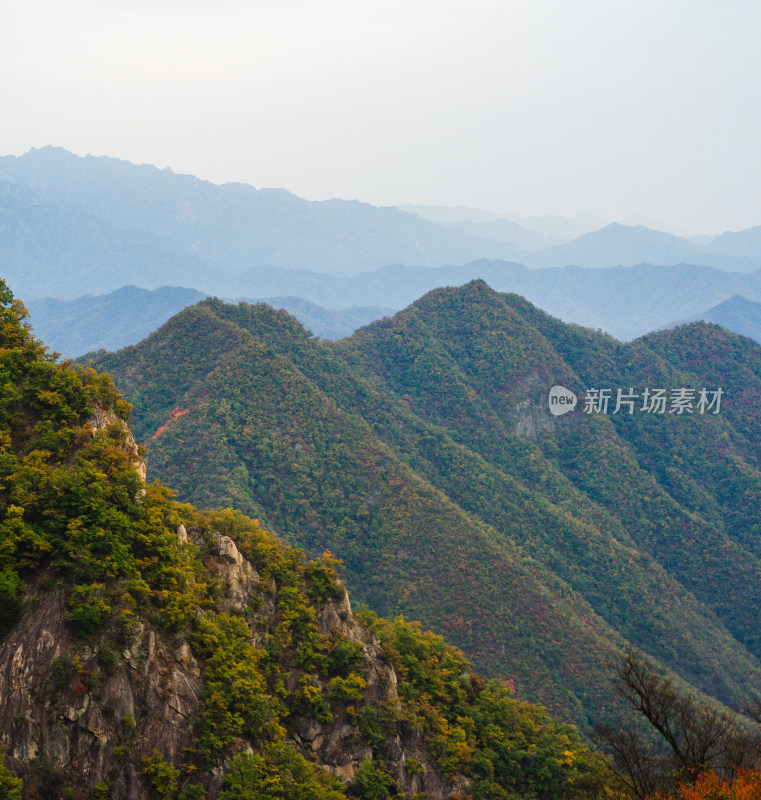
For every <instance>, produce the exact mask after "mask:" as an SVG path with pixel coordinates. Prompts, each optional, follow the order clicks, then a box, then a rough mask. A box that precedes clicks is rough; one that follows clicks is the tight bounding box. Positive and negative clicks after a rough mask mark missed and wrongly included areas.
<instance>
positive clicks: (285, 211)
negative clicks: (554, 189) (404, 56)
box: [0, 147, 519, 299]
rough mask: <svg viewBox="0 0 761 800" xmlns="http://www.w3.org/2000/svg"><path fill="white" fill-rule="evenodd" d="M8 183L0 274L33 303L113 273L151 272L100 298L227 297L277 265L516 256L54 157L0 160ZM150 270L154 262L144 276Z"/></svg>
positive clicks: (383, 222)
mask: <svg viewBox="0 0 761 800" xmlns="http://www.w3.org/2000/svg"><path fill="white" fill-rule="evenodd" d="M0 181H3V185H2V186H0V202H2V203H3V205H2V207H1V208H0V212H1V213H2V219H3V222H2V225H1V226H0V254H1V257H2V262H1V266H2V270H3V274H4V275H5V277H7V278H8V279H9V280H10V281H11V283H12V284H13V288H14V289H16V290H17V291H18V292H20V293H22V296H26V297H27V298H30V297H31V296H38V297H39V296H40V284H41V283H43V282H44V279H43V278H42V277H39V276H41V275H48V277H50V273H51V272H56V273H58V274H59V275H60V277H61V282H60V285H58V286H57V287H56V288H57V296H58V297H60V298H65V299H73V297H74V296H76V294H75V292H77V291H78V290H79V286H78V285H79V283H80V282H81V278H80V274H83V275H88V274H90V273H92V272H94V271H97V270H98V269H101V270H102V269H103V268H104V267H107V266H113V268H114V269H119V270H122V271H123V272H125V271H130V272H132V271H133V270H137V271H138V272H139V271H140V269H141V268H142V269H143V275H142V280H141V281H136V280H134V279H133V276H132V275H130V277H129V278H127V279H126V280H125V277H126V275H123V276H122V277H121V278H119V279H117V280H116V282H115V283H114V282H113V281H112V282H111V283H108V278H107V277H104V278H102V279H101V280H100V282H99V285H98V289H99V290H101V291H105V290H113V289H116V288H119V286H123V285H124V284H125V283H136V284H137V285H140V286H142V287H143V288H156V287H157V285H161V284H162V283H163V284H166V283H173V284H179V285H185V286H192V287H193V288H197V289H199V290H202V291H208V292H212V293H220V294H229V291H228V289H229V286H226V285H225V283H224V279H223V276H230V277H234V276H237V275H240V274H241V273H243V272H245V271H246V270H250V269H252V268H257V269H263V268H266V267H268V266H271V265H277V266H280V267H288V268H294V269H300V268H303V269H310V270H313V271H316V272H330V273H333V274H341V273H345V274H357V273H360V272H364V271H367V270H372V269H376V268H378V267H381V266H384V265H386V264H391V263H404V264H425V265H440V264H444V263H466V262H467V261H470V260H472V259H474V258H479V257H483V256H486V257H496V258H515V257H516V256H517V255H519V251H518V250H517V249H516V248H514V247H512V246H511V245H508V244H506V243H504V242H489V241H487V240H484V239H482V238H471V237H468V236H466V235H465V234H463V233H461V232H459V231H456V230H450V229H447V228H444V227H442V226H440V225H437V224H436V223H433V222H430V221H429V220H424V219H421V218H420V217H417V216H415V215H412V214H407V213H405V212H403V211H401V210H399V209H398V208H395V207H386V208H377V207H375V206H371V205H368V204H367V203H360V202H357V201H346V200H327V201H324V202H309V201H307V200H303V199H302V198H300V197H297V196H296V195H293V194H291V193H290V192H288V191H286V190H285V189H255V188H254V187H252V186H247V185H244V184H225V185H224V186H217V185H214V184H212V183H209V182H206V181H201V180H199V179H198V178H194V177H192V176H190V175H175V174H174V173H173V172H171V170H159V169H157V168H156V167H151V166H147V165H142V166H137V165H134V164H130V163H129V162H126V161H119V160H117V159H112V158H94V157H91V156H87V157H85V158H79V157H77V156H74V155H72V154H71V153H68V152H66V151H65V150H62V149H60V148H53V147H46V148H42V149H40V150H31V151H30V152H29V153H27V154H26V155H24V156H21V157H18V158H17V157H15V156H5V157H3V158H0ZM96 221H98V223H99V226H98V224H96ZM45 229H51V230H54V231H55V235H54V236H52V235H51V236H47V237H46V239H45V241H46V243H47V244H48V245H49V246H48V247H40V243H39V238H40V235H41V232H42V231H44V230H45ZM130 247H133V248H134V247H139V248H141V249H142V251H143V252H142V254H138V253H133V252H132V251H131V250H130ZM80 249H81V250H82V252H79V250H80ZM72 250H77V252H76V253H72V252H71V251H72ZM87 251H89V257H88V256H87V255H86V252H87ZM115 251H116V252H115ZM70 254H71V255H73V256H75V257H74V258H69V257H68V256H69V255H70ZM119 255H121V259H120V258H118V256H119ZM146 260H149V261H150V260H152V261H153V264H149V266H148V267H146V266H145V263H146ZM177 270H179V272H178V271H177ZM157 271H158V272H159V273H160V274H159V275H157ZM64 276H65V278H66V280H68V282H69V283H70V284H72V283H73V284H74V285H75V286H76V288H75V289H74V290H73V291H69V292H67V291H66V282H65V281H64ZM35 279H37V280H36V281H35ZM157 280H158V281H159V283H158V284H157V283H156V281H157ZM49 293H50V292H48V294H49ZM79 293H81V291H79Z"/></svg>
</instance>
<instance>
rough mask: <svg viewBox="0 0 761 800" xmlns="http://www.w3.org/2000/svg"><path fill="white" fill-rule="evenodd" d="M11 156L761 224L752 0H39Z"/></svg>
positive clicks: (518, 207) (506, 205)
mask: <svg viewBox="0 0 761 800" xmlns="http://www.w3.org/2000/svg"><path fill="white" fill-rule="evenodd" d="M5 5H6V7H5V8H4V10H3V18H4V21H3V26H2V30H0V154H3V155H4V154H9V153H13V154H15V155H21V154H22V153H24V152H26V151H27V150H29V148H30V147H41V146H44V145H47V144H52V145H56V146H61V147H65V148H66V149H67V150H70V151H72V152H74V153H77V154H79V155H85V154H88V153H90V154H92V155H108V156H114V157H118V158H124V159H127V160H129V161H134V162H137V163H151V164H155V165H156V166H159V167H162V168H163V167H167V166H168V167H171V168H172V169H173V170H175V172H185V173H191V174H194V175H197V176H198V177H200V178H204V179H207V180H211V181H214V182H216V183H222V182H225V181H243V182H245V183H250V184H252V185H254V186H257V187H280V186H282V187H285V188H287V189H289V190H290V191H292V192H295V193H296V194H299V195H301V196H303V197H306V198H308V199H310V200H321V199H326V198H329V197H341V198H347V199H359V200H364V201H367V202H370V203H374V204H376V205H394V204H398V203H419V204H438V205H470V206H474V207H478V208H486V209H491V210H493V211H496V212H499V213H503V214H514V215H524V216H531V215H543V214H563V215H573V214H576V213H580V212H588V213H593V214H596V215H598V216H600V217H603V218H605V219H617V220H625V219H627V218H629V217H631V216H632V215H642V216H645V217H647V218H649V219H652V220H655V221H656V222H657V223H658V224H659V225H661V226H662V227H664V228H668V229H673V230H676V231H679V232H683V233H687V234H690V235H693V234H697V233H707V234H715V233H719V232H721V231H723V230H728V229H730V230H738V229H743V228H748V227H751V226H754V225H759V224H761V191H759V187H761V146H759V143H760V142H761V136H759V134H760V133H761V47H759V45H758V42H759V39H760V37H759V34H761V3H758V2H757V0H723V2H712V1H709V0H637V1H636V2H629V0H574V1H573V2H570V0H526V2H524V1H523V0H383V2H377V0H319V1H318V0H313V1H310V0H245V1H244V0H214V2H211V0H66V2H55V1H54V0H26V2H24V3H10V2H8V3H6V4H5Z"/></svg>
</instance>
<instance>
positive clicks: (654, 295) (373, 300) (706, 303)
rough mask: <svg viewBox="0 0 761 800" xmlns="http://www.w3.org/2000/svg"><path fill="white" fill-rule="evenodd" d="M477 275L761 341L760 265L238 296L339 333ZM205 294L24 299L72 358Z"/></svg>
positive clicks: (507, 269) (264, 290)
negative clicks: (748, 269)
mask: <svg viewBox="0 0 761 800" xmlns="http://www.w3.org/2000/svg"><path fill="white" fill-rule="evenodd" d="M476 278H483V279H485V280H486V281H487V283H488V284H489V285H490V286H491V287H492V288H494V289H497V290H499V291H509V292H515V293H517V294H520V295H522V296H524V297H527V298H528V299H529V300H531V302H533V303H535V304H536V305H538V306H539V307H541V308H543V309H544V310H546V311H548V312H549V313H551V314H553V315H555V316H557V317H559V318H561V319H563V320H565V321H566V322H573V323H576V324H579V325H585V326H587V327H590V328H599V329H601V330H604V331H607V332H608V333H611V334H612V335H614V336H616V337H617V338H619V339H623V340H629V339H633V338H635V337H637V336H641V335H643V334H645V333H648V332H650V331H653V330H658V329H660V328H667V327H672V326H674V325H676V324H681V323H683V322H691V321H695V320H699V319H702V320H705V321H708V322H716V323H717V324H719V325H722V326H723V327H725V328H727V329H729V330H731V331H734V332H735V333H741V334H743V335H746V336H750V337H751V338H754V339H756V340H761V321H759V317H761V314H760V313H759V311H761V273H751V274H745V273H726V272H721V271H720V270H716V269H712V268H710V267H698V266H692V265H685V264H681V265H676V266H670V267H653V266H650V265H640V266H636V267H611V268H607V269H592V268H581V267H562V268H554V269H543V270H532V269H529V268H527V267H524V266H521V265H519V264H511V263H507V262H492V261H478V262H474V263H472V264H466V265H464V266H462V267H440V268H438V269H434V268H430V267H428V268H426V267H420V268H417V269H413V268H407V267H385V268H383V269H381V270H377V271H375V272H372V273H367V274H365V275H361V276H356V277H349V278H346V277H336V276H331V275H317V274H315V273H312V272H309V271H307V270H301V271H296V270H277V271H276V272H275V273H274V274H273V275H271V276H270V279H269V280H267V281H260V282H259V284H258V286H259V289H260V290H261V294H260V295H259V296H258V297H251V296H250V295H249V296H248V297H246V296H245V295H240V294H238V295H237V296H236V295H235V294H233V295H232V297H233V298H235V299H236V300H237V299H247V300H249V301H255V300H257V299H259V300H264V301H266V302H268V303H270V304H271V305H273V306H274V307H276V308H284V309H286V310H287V311H288V312H289V313H290V314H291V315H292V316H294V317H296V319H298V320H299V321H300V322H301V323H302V324H303V325H304V326H305V327H306V328H307V329H308V330H310V331H311V332H312V333H313V334H314V335H315V336H319V337H321V338H324V339H340V338H342V337H344V336H349V335H350V334H351V333H353V332H354V331H355V330H356V329H357V328H359V327H362V326H363V325H367V324H368V323H370V322H372V321H373V320H376V319H380V318H381V317H384V316H388V315H390V314H392V313H394V312H395V311H398V310H399V309H401V308H403V307H404V306H405V305H408V304H409V303H411V302H413V301H414V300H415V299H417V298H418V297H419V296H420V295H422V294H424V293H425V292H427V291H430V290H431V289H435V288H437V287H439V286H461V285H463V284H465V283H467V282H468V281H470V280H473V279H476ZM278 292H281V293H282V294H281V295H280V296H278ZM205 296H207V293H204V292H198V291H195V290H192V289H180V288H177V287H163V288H161V289H158V290H146V289H138V288H136V287H134V286H132V287H124V288H122V289H119V290H117V291H115V292H111V293H108V294H104V295H86V296H85V297H81V298H79V299H77V300H74V301H61V300H53V299H50V298H47V299H44V300H32V301H29V303H28V304H27V305H28V307H29V311H30V314H31V319H32V324H33V325H34V328H35V332H36V333H37V335H38V336H40V337H41V338H42V339H43V340H44V341H46V342H48V344H49V345H50V347H52V348H53V349H54V350H57V351H58V352H60V353H62V354H63V355H64V356H67V357H72V358H74V357H77V356H79V355H82V354H83V353H86V352H90V351H93V350H98V349H100V348H105V349H107V350H116V349H119V348H120V347H125V346H126V345H129V344H134V343H135V342H138V341H140V339H142V338H144V337H145V336H147V335H148V334H149V333H150V332H151V331H153V330H155V329H156V328H158V327H159V326H160V325H161V324H163V323H164V322H165V321H166V320H167V319H169V318H170V317H171V316H172V315H173V314H175V313H176V312H177V311H179V310H180V309H182V308H184V307H185V306H188V305H192V304H193V303H195V302H197V301H198V300H200V299H202V298H203V297H205ZM347 305H348V308H347V307H346V306H347Z"/></svg>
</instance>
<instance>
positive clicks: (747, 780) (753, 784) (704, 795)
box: [653, 770, 761, 800]
mask: <svg viewBox="0 0 761 800" xmlns="http://www.w3.org/2000/svg"><path fill="white" fill-rule="evenodd" d="M676 798H677V800H761V772H757V771H755V770H743V771H741V772H739V773H738V775H737V777H736V778H735V779H734V780H732V781H725V780H722V779H721V778H719V776H718V775H717V774H716V773H715V772H704V773H703V774H702V775H701V776H700V777H699V778H698V779H697V780H696V781H695V783H694V784H691V785H690V786H681V787H680V788H679V789H678V791H677V795H676ZM653 800H666V798H665V796H663V795H656V796H655V797H654V798H653Z"/></svg>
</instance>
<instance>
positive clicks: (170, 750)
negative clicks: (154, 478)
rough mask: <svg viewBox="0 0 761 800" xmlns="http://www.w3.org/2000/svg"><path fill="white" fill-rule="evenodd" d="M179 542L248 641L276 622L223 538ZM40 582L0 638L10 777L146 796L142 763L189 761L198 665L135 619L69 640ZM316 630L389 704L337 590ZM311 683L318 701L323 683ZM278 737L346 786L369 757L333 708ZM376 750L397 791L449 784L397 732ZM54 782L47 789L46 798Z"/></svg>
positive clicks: (207, 786) (211, 785)
mask: <svg viewBox="0 0 761 800" xmlns="http://www.w3.org/2000/svg"><path fill="white" fill-rule="evenodd" d="M178 539H179V541H180V543H181V544H188V545H189V546H191V547H197V546H199V544H200V545H201V546H204V544H205V546H206V548H207V550H208V551H209V552H210V554H211V556H210V559H211V560H210V563H208V567H209V570H210V573H211V575H212V576H216V577H217V578H219V579H220V580H221V582H222V584H223V586H224V592H223V594H222V596H221V597H220V598H219V600H218V604H217V606H218V608H219V610H220V611H227V612H231V613H233V614H237V615H240V616H242V617H243V618H244V619H246V621H247V622H248V623H249V626H250V628H251V632H252V634H251V635H252V642H253V643H254V644H258V639H259V638H261V633H259V634H257V631H259V632H261V630H263V629H266V628H267V626H268V625H269V624H270V621H271V619H272V618H274V616H275V615H276V608H275V604H274V602H273V600H272V597H273V596H274V594H275V592H276V589H277V587H276V585H275V583H274V581H272V579H268V580H264V581H263V580H261V579H260V577H259V575H258V574H257V572H256V570H255V569H254V568H253V566H252V565H251V563H250V562H249V561H247V560H246V559H245V558H244V557H243V556H242V555H241V553H240V551H239V549H238V547H237V546H236V545H235V543H234V542H233V540H232V539H231V538H230V537H228V536H224V535H220V534H218V533H214V534H212V536H211V541H210V542H209V541H206V542H204V540H203V538H202V537H201V536H200V534H199V533H198V532H197V531H195V530H192V529H191V530H189V531H188V530H186V529H185V527H184V526H181V527H180V529H179V530H178ZM48 581H49V583H46V582H45V580H44V579H43V580H41V581H39V582H38V584H37V585H35V586H34V587H33V588H32V589H31V590H30V591H29V592H28V593H27V595H26V597H25V602H24V610H23V614H22V617H21V620H20V622H19V623H18V624H17V625H16V627H15V628H14V629H13V630H12V631H11V632H10V633H9V634H8V635H7V636H6V638H5V639H4V640H3V641H2V643H0V732H2V744H3V745H5V746H6V747H7V754H6V761H7V763H8V764H9V765H10V768H11V769H12V771H13V772H15V773H16V774H17V775H20V776H26V777H27V779H30V778H34V779H35V781H37V783H38V785H39V780H40V777H39V775H35V771H37V772H38V773H39V772H40V771H42V770H46V771H47V773H48V774H49V775H54V776H57V777H56V780H58V782H59V783H61V785H62V784H67V785H74V786H77V787H81V789H82V791H83V792H84V794H83V795H82V796H83V797H88V796H91V794H90V793H91V792H92V791H93V789H94V787H96V786H100V787H107V792H108V794H107V796H108V797H109V798H111V800H140V799H141V798H151V797H153V796H154V795H153V794H151V789H150V786H149V785H148V784H147V783H146V780H145V778H144V764H145V760H146V759H147V758H150V757H151V756H152V755H153V754H155V753H159V754H160V755H161V757H162V758H163V759H165V760H166V761H167V762H170V763H172V764H174V765H176V766H178V767H179V766H181V765H185V766H186V767H187V764H188V763H189V762H192V758H189V757H188V754H189V753H191V754H192V753H193V752H194V748H195V745H196V741H195V739H196V731H195V723H196V720H197V718H198V714H199V709H200V705H201V703H202V694H203V689H204V684H203V670H202V667H201V664H200V663H199V661H200V659H199V658H198V657H197V655H196V654H195V653H194V650H193V647H192V645H191V643H190V642H189V641H188V639H187V637H186V636H185V635H183V634H182V633H169V632H166V631H161V630H157V629H155V628H154V627H153V626H152V625H151V624H149V623H148V622H147V621H146V620H145V619H142V620H140V621H139V622H137V623H136V625H135V626H134V629H133V630H132V633H131V636H130V639H129V641H128V642H127V643H126V644H124V645H122V644H116V641H117V639H118V635H117V632H116V631H115V629H114V626H113V624H109V626H107V627H106V628H105V629H104V630H103V631H102V632H101V633H100V634H99V635H98V636H96V637H95V638H94V639H89V640H87V641H82V640H79V639H77V638H76V637H75V636H74V634H73V633H72V631H71V629H70V627H69V626H68V624H67V621H66V614H67V608H66V601H65V591H64V587H63V585H62V584H60V583H57V582H56V581H54V580H53V579H52V578H48ZM253 609H256V610H253ZM316 624H317V629H318V631H319V634H320V635H321V636H323V637H326V638H328V639H342V640H345V641H347V642H352V643H356V644H357V645H359V647H360V648H361V659H362V672H363V676H364V681H365V683H366V685H365V687H364V689H363V693H364V698H365V701H366V702H367V703H369V704H376V705H378V706H381V705H388V706H391V707H395V706H396V707H398V705H399V698H398V695H397V677H396V674H395V672H394V669H393V667H392V666H391V664H390V663H389V662H388V661H387V659H386V657H385V656H384V653H383V650H382V647H381V645H380V642H379V641H378V639H377V638H376V636H375V635H374V634H373V633H372V632H371V631H370V630H368V629H367V628H366V627H364V626H363V625H362V624H360V623H359V622H358V621H357V620H356V619H355V617H354V615H353V614H352V610H351V606H350V603H349V598H348V595H347V593H346V591H345V590H341V593H340V596H339V598H338V599H337V600H329V601H327V602H323V603H321V604H319V605H318V606H317V618H316ZM304 674H305V673H304V672H303V671H300V670H298V669H294V670H292V671H291V672H290V673H289V674H288V675H286V676H285V687H286V689H287V690H289V691H291V692H293V691H295V690H296V688H297V687H298V685H299V681H300V679H301V678H302V677H303V675H304ZM317 688H319V689H321V690H323V691H325V694H327V687H326V686H325V685H318V686H317ZM289 736H290V738H291V740H292V741H293V742H295V744H296V745H297V747H298V749H299V750H300V751H301V752H302V754H303V755H304V756H305V757H306V758H308V759H309V760H311V761H314V762H316V763H318V764H320V765H321V766H323V767H324V768H325V769H327V770H329V771H330V772H331V773H333V774H334V775H336V776H337V777H338V778H340V779H341V780H342V781H343V782H345V783H347V782H349V781H351V780H352V778H353V777H354V776H355V773H356V770H357V766H358V765H359V763H360V762H362V761H364V760H366V759H372V757H373V751H372V748H371V746H370V743H368V742H367V741H366V740H365V739H364V738H363V736H362V734H361V732H360V729H359V727H358V726H357V724H356V722H355V721H352V719H351V718H350V715H348V714H345V713H340V712H338V713H336V712H335V711H334V713H333V715H332V718H331V719H330V720H329V721H318V720H316V719H314V718H311V717H308V716H302V717H296V718H293V719H291V718H289ZM252 745H253V747H256V743H254V742H241V743H240V747H239V749H248V750H249V751H253V750H252ZM387 751H388V752H389V753H390V756H391V757H390V759H389V766H390V771H391V772H392V774H393V777H394V779H395V780H396V782H397V786H398V787H399V789H400V791H402V792H404V793H405V794H407V795H409V796H411V795H413V794H417V793H420V792H425V793H426V795H427V797H430V798H434V799H435V798H443V797H446V796H448V795H449V794H451V793H452V792H453V791H454V790H455V789H456V788H457V787H456V786H452V785H448V784H447V782H446V781H445V780H444V779H443V777H442V776H441V774H440V773H439V772H438V770H437V769H435V768H434V767H433V766H431V765H430V764H428V763H427V759H426V751H425V747H424V746H423V744H422V743H421V742H420V741H419V737H418V738H416V736H415V735H410V736H408V737H407V739H406V740H403V739H402V737H401V736H400V735H396V736H395V737H393V740H391V741H389V742H387ZM408 759H414V763H415V769H414V770H410V769H407V761H408ZM222 767H223V765H222ZM50 780H51V781H52V778H51V779H50ZM55 785H57V784H55V782H52V783H50V791H51V792H55V791H56V789H55ZM222 785H223V777H222V768H218V769H214V770H209V772H208V775H207V776H206V778H205V780H204V781H203V788H204V790H205V791H206V793H207V797H208V798H210V800H214V798H216V796H217V794H218V793H219V791H220V789H221V787H222ZM54 796H55V795H54V794H51V795H50V797H51V800H52V798H53V797H54Z"/></svg>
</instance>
